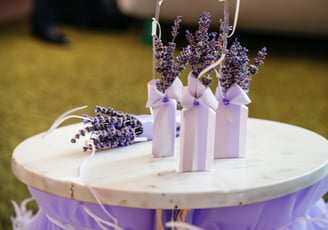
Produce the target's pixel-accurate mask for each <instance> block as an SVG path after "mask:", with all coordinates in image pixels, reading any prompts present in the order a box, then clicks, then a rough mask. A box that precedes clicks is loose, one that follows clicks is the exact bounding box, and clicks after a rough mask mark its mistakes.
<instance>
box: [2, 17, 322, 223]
mask: <svg viewBox="0 0 328 230" xmlns="http://www.w3.org/2000/svg"><path fill="white" fill-rule="evenodd" d="M63 31H64V32H65V33H66V34H67V35H68V36H69V37H70V39H71V40H72V44H71V45H70V46H68V47H60V46H55V45H50V44H47V43H43V42H40V41H38V40H36V39H34V38H32V37H30V35H29V31H28V25H27V23H26V22H19V23H15V24H11V25H7V26H3V27H0V120H1V121H2V122H1V132H0V163H1V170H0V173H1V174H0V184H1V188H0V197H1V199H0V202H1V203H0V229H11V227H10V226H11V225H10V215H13V209H12V206H11V204H10V200H16V201H18V202H20V201H21V200H22V199H24V198H26V197H28V196H29V193H28V192H27V190H26V188H25V185H23V184H22V183H21V182H19V181H18V180H17V179H15V177H14V176H13V174H12V172H11V154H12V152H13V150H14V148H15V146H16V145H18V144H19V143H20V142H21V141H23V140H24V139H25V138H27V137H29V136H31V135H34V134H36V133H39V132H42V131H44V130H46V129H48V127H49V126H50V125H51V123H52V122H53V121H54V119H55V118H56V117H57V116H58V115H59V114H61V113H62V112H64V111H66V110H68V109H70V108H73V107H76V106H80V105H89V108H88V109H87V110H85V111H83V112H87V113H91V111H92V108H93V107H94V106H95V105H98V104H99V105H104V106H111V107H114V108H115V109H117V110H122V111H124V112H129V113H135V114H141V113H147V112H148V110H147V109H146V108H145V102H146V92H147V91H146V84H147V82H148V81H149V80H150V78H151V52H152V50H151V47H150V46H148V45H145V44H143V43H142V42H141V38H142V33H141V30H136V29H131V30H128V31H123V32H113V31H112V32H110V31H107V32H104V31H103V32H96V31H89V30H88V31H87V30H82V29H74V28H70V27H64V28H63ZM239 41H240V42H241V43H242V44H244V45H247V46H248V47H249V49H250V51H251V53H253V54H254V53H255V52H256V51H257V50H258V49H260V48H261V46H262V45H266V46H267V47H268V53H269V56H268V59H267V61H266V63H265V65H264V66H263V68H262V69H261V71H260V73H259V74H258V75H257V76H255V77H254V79H253V81H252V84H251V92H250V97H251V99H252V103H251V104H250V105H249V108H250V116H251V117H256V118H264V119H270V120H276V121H281V122H287V123H291V124H294V125H298V126H302V127H304V128H307V129H310V130H313V131H314V132H317V133H319V134H321V135H323V136H324V137H326V138H327V137H328V122H327V117H328V103H327V99H328V93H327V92H328V91H327V87H328V65H327V64H328V55H327V53H328V47H327V45H326V44H327V40H312V39H292V38H288V37H279V36H278V37H274V36H254V35H247V34H246V35H245V34H241V36H240V39H239ZM313 147H314V148H315V146H313Z"/></svg>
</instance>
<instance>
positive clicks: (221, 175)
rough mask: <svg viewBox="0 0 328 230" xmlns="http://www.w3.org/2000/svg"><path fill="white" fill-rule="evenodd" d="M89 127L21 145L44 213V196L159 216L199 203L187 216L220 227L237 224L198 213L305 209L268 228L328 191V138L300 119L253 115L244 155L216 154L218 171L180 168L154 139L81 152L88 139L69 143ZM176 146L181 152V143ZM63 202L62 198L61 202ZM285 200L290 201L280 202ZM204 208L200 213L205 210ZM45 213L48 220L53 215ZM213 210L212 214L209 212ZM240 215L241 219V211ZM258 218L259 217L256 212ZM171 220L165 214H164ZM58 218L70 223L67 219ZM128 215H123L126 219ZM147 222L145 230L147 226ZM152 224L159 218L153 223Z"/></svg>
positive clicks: (24, 170)
mask: <svg viewBox="0 0 328 230" xmlns="http://www.w3.org/2000/svg"><path fill="white" fill-rule="evenodd" d="M82 126H83V125H82V124H75V125H69V126H65V127H61V128H59V129H56V130H55V131H54V132H52V133H50V134H49V135H47V136H45V137H43V135H44V134H43V133H41V134H38V135H36V136H33V137H30V138H28V139H26V140H25V141H23V142H22V143H21V144H19V145H18V146H17V147H16V149H15V150H14V153H13V157H12V169H13V172H14V174H15V176H16V177H17V178H18V179H19V180H21V181H22V182H23V183H25V184H26V185H28V186H29V188H30V190H31V193H32V195H33V196H35V197H36V200H37V202H38V204H39V206H40V209H42V211H43V212H45V210H46V208H45V207H43V206H46V204H44V203H46V202H45V201H46V200H47V198H44V200H38V198H37V196H39V197H40V196H42V195H44V196H49V197H53V198H54V199H61V200H62V201H63V202H66V203H67V202H69V201H72V202H73V201H79V202H83V203H85V204H94V205H95V206H99V203H98V204H97V201H96V199H99V202H100V203H101V204H102V205H104V206H106V207H108V208H114V207H117V208H126V210H127V209H129V210H130V209H132V210H140V211H145V212H148V211H151V212H152V213H151V214H149V217H150V218H153V217H154V215H155V214H154V213H153V212H154V210H156V209H161V210H172V211H174V210H193V212H192V214H190V213H191V212H189V216H187V217H186V220H188V221H189V222H190V223H192V224H194V225H197V226H200V227H202V228H204V229H215V228H213V226H217V229H235V228H234V227H236V226H237V225H236V224H233V223H230V222H229V223H221V222H220V220H215V217H213V218H212V219H210V220H209V221H207V222H206V221H205V222H206V223H205V222H204V221H200V220H195V219H197V216H196V214H197V212H199V213H202V212H206V211H207V212H213V211H215V210H216V211H217V212H221V211H222V212H224V213H226V214H225V215H227V213H228V211H229V210H230V211H231V212H232V211H233V209H234V213H235V214H233V215H243V214H242V213H240V214H238V212H240V211H242V210H243V211H242V212H248V211H249V210H248V211H247V208H252V209H254V208H255V206H256V207H257V208H258V206H261V207H262V210H261V212H262V214H257V215H263V213H265V210H263V207H264V206H268V209H270V205H271V206H272V205H274V204H278V203H279V202H282V203H283V204H285V205H286V207H293V208H294V211H296V208H298V209H299V212H296V213H292V214H291V211H290V210H289V211H290V212H288V213H289V214H290V215H289V216H288V218H287V217H286V216H285V217H284V218H280V219H281V220H275V222H274V223H272V225H271V226H270V225H269V226H270V227H269V228H265V229H276V228H278V227H282V226H288V227H290V226H292V224H293V222H294V219H296V218H298V217H299V216H303V215H305V212H307V211H308V209H309V208H310V207H312V206H313V205H314V204H315V203H316V201H318V200H319V199H320V197H321V196H322V195H323V194H324V193H325V192H327V191H328V141H327V140H326V139H325V138H324V137H322V136H320V135H318V134H316V133H314V132H311V131H309V130H306V129H303V128H300V127H297V126H292V125H288V124H284V123H279V122H273V121H267V120H260V119H249V120H248V136H247V149H246V157H245V158H238V159H217V160H215V161H214V164H213V169H212V170H211V171H209V172H192V173H177V172H176V168H177V162H176V161H177V157H176V156H175V157H169V158H153V157H152V154H151V142H140V143H135V144H133V145H130V146H127V147H122V148H116V149H110V150H106V151H102V152H97V153H96V154H95V155H94V156H93V157H89V155H90V153H89V152H83V151H82V145H83V141H81V142H78V143H76V144H72V143H71V142H70V139H71V137H73V136H74V135H75V133H76V132H77V131H78V130H79V129H80V128H81V127H82ZM177 143H179V141H177ZM176 148H177V149H176V150H177V152H178V149H179V145H177V146H176ZM177 154H178V153H177ZM88 157H89V158H88ZM86 158H88V160H87V161H86ZM83 162H86V164H85V165H84V168H83V180H82V179H81V178H82V177H81V175H80V167H81V165H82V163H83ZM90 188H92V189H91V190H90ZM305 193H306V194H305ZM95 194H96V195H95ZM300 196H302V199H304V200H306V199H307V198H306V197H305V196H307V197H309V199H308V200H307V201H308V202H307V203H306V205H305V204H304V207H303V209H300V207H297V200H298V199H300ZM49 197H48V198H49ZM287 198H288V200H290V199H294V203H292V204H291V203H289V204H288V203H286V202H285V201H284V200H283V199H287ZM49 199H50V198H49ZM58 202H59V201H56V203H57V204H58ZM278 206H279V207H280V208H283V207H281V204H280V205H278ZM111 210H112V212H113V213H115V211H113V209H111ZM57 211H58V210H57ZM287 211H288V210H287ZM268 212H269V211H268ZM97 213H98V211H97ZM199 213H198V214H197V215H199V216H202V215H205V214H199ZM253 214H254V213H253ZM271 214H272V213H271ZM282 214H283V213H282ZM43 215H44V216H47V217H48V219H49V215H46V214H44V213H43ZM53 215H55V214H53ZM58 215H59V214H58ZM98 215H99V214H98ZM126 215H127V214H126ZM143 215H144V214H143ZM170 215H171V216H172V213H171V214H170ZM206 215H207V216H208V217H209V216H211V215H210V214H208V213H207V214H206ZM254 215H255V214H254ZM283 215H285V214H283ZM287 215H288V214H287ZM84 218H86V217H84ZM103 218H106V216H104V217H103ZM199 218H200V217H199ZM199 218H198V219H199ZM234 218H237V219H238V217H236V216H234ZM256 218H258V217H254V219H256ZM54 219H55V220H54ZM58 219H60V217H56V218H50V222H51V223H48V225H51V224H54V222H56V221H57V220H58ZM118 219H120V218H118ZM164 219H165V218H162V220H163V221H164ZM167 219H169V218H168V217H167V218H166V220H167ZM219 219H220V218H219ZM247 219H248V220H249V223H246V222H245V221H244V222H243V221H241V224H243V223H244V225H240V226H239V227H238V229H263V228H261V226H262V227H263V225H261V224H260V221H259V222H258V223H254V220H251V219H252V218H251V217H249V218H247ZM263 221H267V220H263ZM59 222H60V223H63V222H65V223H66V222H67V220H60V221H59ZM119 222H120V221H119ZM123 222H124V220H121V223H122V225H123V226H124V223H123ZM201 222H202V223H201ZM203 222H204V223H203ZM214 222H215V223H214ZM235 222H236V221H235ZM66 224H68V225H74V224H72V223H66ZM213 224H214V225H213ZM229 224H230V225H229ZM245 224H246V226H245ZM55 225H56V226H58V224H55ZM95 226H97V223H96V224H95V223H93V227H92V228H94V229H96V227H95ZM147 226H148V225H147ZM149 226H150V225H149ZM208 226H212V228H209V227H208ZM219 226H221V228H220V227H219ZM242 226H244V227H242ZM142 228H145V229H146V227H144V226H143V227H142ZM142 228H141V227H140V228H139V227H136V228H129V227H125V228H124V229H142ZM152 228H154V224H152V227H149V228H148V229H152ZM42 229H46V228H42ZM49 229H54V228H49ZM58 229H62V228H58ZM86 229H87V227H86ZM99 229H101V228H99ZM286 229H290V228H287V227H286Z"/></svg>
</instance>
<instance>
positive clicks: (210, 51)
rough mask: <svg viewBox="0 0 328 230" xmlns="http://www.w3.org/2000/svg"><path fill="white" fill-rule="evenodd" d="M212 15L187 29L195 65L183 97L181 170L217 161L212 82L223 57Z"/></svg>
mask: <svg viewBox="0 0 328 230" xmlns="http://www.w3.org/2000/svg"><path fill="white" fill-rule="evenodd" d="M209 26H210V15H209V13H206V12H205V13H203V14H202V15H201V17H200V20H199V28H198V30H197V31H196V32H195V34H192V33H191V32H189V31H186V37H187V40H188V43H189V45H188V46H187V48H186V50H188V52H186V53H187V55H186V56H187V58H188V63H189V64H190V65H191V67H192V71H191V72H190V73H189V75H188V84H187V86H186V87H184V90H183V96H182V99H181V105H182V108H183V109H182V112H181V133H180V155H179V162H178V172H193V171H208V170H210V169H211V165H212V162H213V150H214V149H213V148H214V127H215V125H214V122H215V110H216V108H217V105H218V103H217V100H216V99H215V96H214V94H213V93H212V91H211V89H210V88H209V85H210V84H211V82H212V77H211V75H210V74H211V73H213V72H214V69H209V70H208V71H207V67H209V66H211V65H212V64H213V63H215V62H216V61H217V60H219V59H220V57H221V53H222V37H221V36H220V35H218V34H217V33H216V32H212V33H209V32H208V30H209Z"/></svg>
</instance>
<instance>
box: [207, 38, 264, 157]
mask: <svg viewBox="0 0 328 230" xmlns="http://www.w3.org/2000/svg"><path fill="white" fill-rule="evenodd" d="M247 52H248V50H247V48H245V47H243V46H242V45H241V44H240V43H239V41H238V40H237V39H235V41H234V42H233V43H232V45H231V47H230V49H228V50H227V53H226V57H225V60H224V63H223V66H222V67H221V69H220V71H219V72H220V77H219V83H220V86H218V87H217V90H216V98H217V100H218V102H219V106H218V108H217V111H216V122H215V123H216V125H215V126H216V128H215V146H214V151H215V152H214V157H215V158H235V157H244V156H245V154H246V153H245V151H246V135H247V118H248V107H247V106H246V105H247V104H249V103H250V102H251V100H250V99H249V97H248V92H249V85H250V82H251V80H252V76H253V75H255V74H257V73H258V70H259V67H260V66H261V65H262V64H263V63H264V59H265V57H266V55H267V53H266V48H265V47H263V48H262V49H261V50H259V51H258V53H257V57H255V61H254V62H255V64H250V59H249V58H248V55H247Z"/></svg>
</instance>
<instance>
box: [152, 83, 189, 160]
mask: <svg viewBox="0 0 328 230" xmlns="http://www.w3.org/2000/svg"><path fill="white" fill-rule="evenodd" d="M182 87H183V86H182V82H181V81H180V79H178V78H176V79H175V80H174V81H173V83H172V85H171V86H170V87H169V88H168V89H166V90H165V93H162V92H160V91H159V90H158V89H157V88H156V80H152V81H150V82H149V83H148V101H147V104H146V106H147V107H149V108H151V112H152V116H153V136H152V154H153V156H154V157H169V156H173V155H174V150H175V138H176V130H177V125H176V117H177V111H176V109H177V100H180V97H181V91H182Z"/></svg>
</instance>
